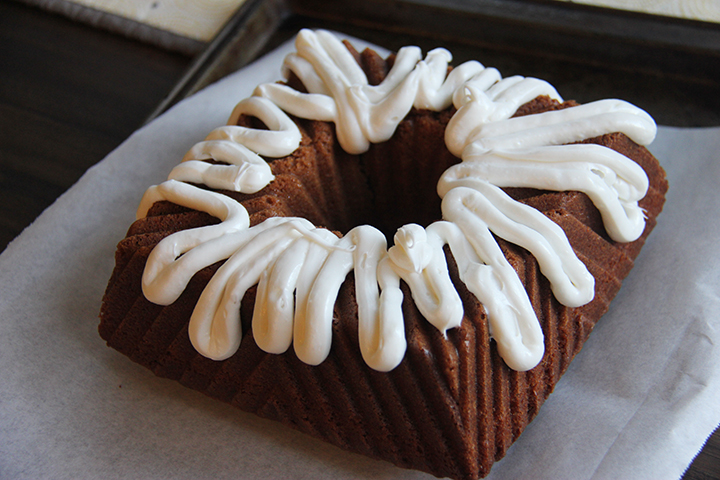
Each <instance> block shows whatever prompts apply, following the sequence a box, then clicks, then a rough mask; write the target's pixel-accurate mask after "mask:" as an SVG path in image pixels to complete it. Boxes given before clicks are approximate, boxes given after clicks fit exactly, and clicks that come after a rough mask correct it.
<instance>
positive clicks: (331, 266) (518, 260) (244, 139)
mask: <svg viewBox="0 0 720 480" xmlns="http://www.w3.org/2000/svg"><path fill="white" fill-rule="evenodd" d="M296 50H297V51H296V52H295V53H292V54H290V55H289V56H288V57H287V58H286V60H285V62H284V73H285V78H286V80H285V81H284V82H279V83H274V84H265V85H260V86H259V87H257V89H256V91H255V92H254V94H253V95H252V96H251V97H250V98H247V99H245V100H242V101H241V102H240V103H239V104H238V105H237V107H236V108H235V110H234V112H233V113H232V115H231V118H230V120H229V122H228V125H227V126H223V127H220V128H218V129H216V130H214V131H213V132H211V133H210V135H209V136H208V137H207V138H206V139H205V140H204V141H202V142H200V143H198V144H197V145H195V146H194V147H193V148H192V149H191V150H190V151H189V152H188V153H187V155H186V156H185V158H184V159H183V161H182V162H181V163H180V164H179V165H178V166H177V167H176V168H175V169H173V170H172V172H171V173H170V176H169V179H168V180H167V181H166V182H164V183H162V184H160V185H157V186H153V187H151V188H149V189H148V191H147V192H146V194H145V196H144V197H143V199H142V201H141V204H140V207H139V209H138V218H137V220H136V221H135V223H133V224H132V226H131V227H130V229H129V231H128V233H127V237H126V238H125V239H123V240H122V241H121V242H120V243H119V245H118V247H117V252H116V267H115V270H114V272H113V274H112V277H111V278H110V281H109V284H108V287H107V290H106V294H105V297H104V300H103V305H102V308H101V313H100V326H99V331H100V335H101V337H102V338H103V339H104V340H105V341H106V342H107V343H108V345H109V346H111V347H113V348H115V349H117V350H118V351H120V352H122V353H123V354H125V355H127V356H128V357H129V358H130V359H132V360H133V361H135V362H138V363H140V364H141V365H144V366H145V367H147V368H149V369H150V370H152V371H153V372H154V373H155V374H157V375H159V376H162V377H168V378H171V379H175V380H177V381H179V382H180V383H182V384H183V385H186V386H188V387H190V388H194V389H197V390H199V391H201V392H203V393H205V394H207V395H209V396H211V397H214V398H217V399H219V400H222V401H225V402H229V403H230V404H232V405H235V406H237V407H239V408H241V409H243V410H246V411H248V412H252V413H255V414H257V415H259V416H261V417H266V418H270V419H274V420H278V421H280V422H283V423H285V424H287V425H289V426H291V427H293V428H296V429H298V430H300V431H302V432H305V433H307V434H310V435H313V436H315V437H318V438H321V439H323V440H326V441H328V442H330V443H332V444H335V445H337V446H339V447H341V448H344V449H347V450H350V451H353V452H357V453H361V454H364V455H368V456H370V457H374V458H379V459H384V460H387V461H390V462H392V463H394V464H396V465H398V466H400V467H405V468H411V469H417V470H422V471H425V472H429V473H431V474H434V475H436V476H438V477H451V478H454V479H476V478H479V477H483V476H485V475H487V474H488V472H489V471H490V468H491V465H492V464H493V462H495V461H497V460H499V459H500V458H502V457H503V456H504V454H505V452H506V451H507V449H508V447H509V446H510V445H511V444H512V442H513V441H514V440H515V439H516V438H517V437H518V435H520V433H521V432H522V431H523V429H524V428H525V427H526V426H527V424H528V423H529V422H530V421H531V420H532V419H533V417H534V416H535V415H536V414H537V412H538V409H539V408H540V406H541V404H542V403H543V401H544V400H545V399H546V398H547V396H548V395H549V394H550V392H552V390H553V388H554V386H555V384H556V383H557V381H558V379H559V378H560V376H561V375H562V374H563V373H564V372H565V370H566V369H567V367H568V364H569V363H570V361H571V360H572V358H573V357H574V356H575V354H577V353H578V352H579V351H580V349H581V348H582V345H583V343H584V342H585V340H586V338H587V336H588V334H589V333H590V331H591V330H592V329H593V326H594V325H595V323H596V322H597V321H598V319H599V318H600V317H601V316H602V315H603V313H604V312H605V311H606V310H607V309H608V305H609V302H610V301H611V299H612V298H613V297H614V296H615V294H616V293H617V292H618V289H619V288H620V285H621V282H622V280H623V278H624V277H625V276H626V275H627V274H628V272H629V271H630V269H631V268H632V266H633V261H634V259H635V257H636V256H637V255H638V253H639V251H640V248H641V246H642V244H643V243H644V241H645V239H646V237H647V235H648V234H649V233H650V231H651V230H652V228H653V226H654V225H655V221H656V217H657V215H658V214H659V213H660V211H661V209H662V206H663V202H664V195H665V192H666V189H667V182H666V180H665V174H664V172H663V170H662V168H661V167H660V166H659V164H658V162H657V160H656V159H655V158H654V157H653V156H652V155H651V154H650V153H649V152H648V150H647V149H646V148H645V147H643V146H642V145H646V144H648V143H649V142H651V141H652V139H653V137H654V135H655V131H656V126H655V123H654V121H653V120H652V119H651V118H650V117H649V116H648V115H647V114H646V113H645V112H643V111H642V110H640V109H638V108H636V107H634V106H632V105H630V104H628V103H626V102H623V101H620V100H603V101H598V102H593V103H589V104H584V105H578V104H577V103H575V102H570V101H563V100H562V98H561V97H560V96H559V95H558V93H557V92H556V91H555V89H554V88H553V87H552V86H550V85H549V84H548V83H546V82H544V81H540V80H537V79H531V78H522V77H509V78H504V79H503V78H501V76H500V74H499V73H498V72H497V70H495V69H493V68H485V67H484V66H483V65H481V64H480V63H478V62H467V63H464V64H462V65H459V66H456V67H454V68H453V67H450V66H449V62H450V60H451V56H450V54H449V53H448V52H447V51H446V50H444V49H436V50H433V51H431V52H429V53H428V54H427V55H426V57H425V58H424V59H423V58H422V57H421V53H420V50H419V49H418V48H416V47H405V48H402V49H400V50H399V51H398V52H397V54H394V55H391V56H389V57H388V58H387V59H383V58H381V57H380V56H379V55H378V54H376V53H375V52H374V51H372V50H365V51H363V52H361V53H358V52H357V51H356V50H355V49H354V48H353V47H352V45H350V44H348V43H346V42H341V41H340V40H339V39H337V38H336V37H335V36H334V35H333V34H331V33H329V32H325V31H307V30H303V31H301V32H300V33H299V34H298V36H297V39H296ZM388 245H390V247H389V248H388Z"/></svg>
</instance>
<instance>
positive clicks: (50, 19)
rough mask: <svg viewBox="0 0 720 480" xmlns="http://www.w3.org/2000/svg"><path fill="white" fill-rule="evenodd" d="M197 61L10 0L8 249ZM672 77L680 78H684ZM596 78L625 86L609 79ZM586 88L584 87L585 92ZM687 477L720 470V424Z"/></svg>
mask: <svg viewBox="0 0 720 480" xmlns="http://www.w3.org/2000/svg"><path fill="white" fill-rule="evenodd" d="M303 22H304V23H306V24H312V23H313V22H314V20H309V19H308V20H306V21H305V20H302V19H301V20H300V21H298V19H294V20H291V21H290V22H289V23H288V24H287V25H285V27H284V29H285V31H286V33H285V34H287V33H288V32H292V30H293V29H295V28H297V27H298V26H299V24H300V23H303ZM353 28H354V27H353ZM350 33H353V34H362V33H363V32H361V31H351V32H350ZM398 38H399V40H398V41H402V40H403V38H402V35H400V36H399V37H398ZM387 46H389V47H390V48H392V47H393V45H392V44H388V45H387ZM192 63H193V59H192V58H190V57H186V56H183V55H180V54H177V53H171V52H168V51H164V50H161V49H158V48H155V47H151V46H148V45H145V44H142V43H139V42H137V41H133V40H130V39H126V38H123V37H121V36H118V35H115V34H110V33H106V32H103V31H99V30H96V29H93V28H91V27H88V26H85V25H81V24H78V23H74V22H72V21H69V20H67V19H65V18H62V17H59V16H56V15H52V14H49V13H46V12H44V11H41V10H39V9H36V8H34V7H29V6H26V5H24V4H20V3H16V2H12V1H8V0H0V251H2V250H4V249H5V248H6V246H7V244H8V243H9V242H10V241H12V240H13V239H14V238H15V237H16V236H17V235H19V234H20V233H21V232H22V230H23V229H24V228H25V227H26V226H28V225H29V224H30V223H31V222H32V221H33V220H34V219H35V218H36V217H37V216H38V215H39V214H40V213H42V211H43V210H44V209H45V208H47V207H48V206H49V205H50V204H52V202H53V201H54V200H55V199H56V198H57V197H58V196H60V195H61V194H62V193H63V192H65V191H66V190H67V189H68V188H69V187H71V186H72V185H73V183H75V181H77V179H78V178H80V176H81V175H82V174H83V173H84V172H85V171H86V170H87V169H88V168H89V167H91V166H92V165H94V164H95V163H97V162H98V161H100V160H102V159H103V158H104V157H105V156H106V155H107V154H108V153H109V152H110V151H112V150H113V149H114V148H115V147H117V146H118V145H119V144H120V143H121V142H122V141H123V140H125V139H126V138H127V137H128V136H129V135H130V134H131V133H132V132H133V131H134V130H136V129H137V128H138V127H140V126H141V125H142V124H143V123H144V121H145V120H146V118H147V117H148V115H150V114H151V113H152V112H153V111H155V109H156V107H157V106H158V105H160V104H161V103H162V101H163V99H164V98H165V97H166V96H167V95H168V94H169V93H170V92H171V90H172V88H173V86H174V85H176V84H177V82H178V81H179V80H180V79H181V78H182V77H183V76H184V74H185V72H186V70H187V69H188V68H190V66H191V65H192ZM487 63H488V64H493V63H491V62H490V61H488V62H487ZM493 65H494V64H493ZM599 75H601V78H602V72H599ZM663 81H666V82H669V83H668V84H667V85H666V87H674V84H673V83H672V82H675V81H676V80H672V79H671V80H667V79H666V80H663ZM625 82H626V83H628V82H629V83H632V82H631V79H626V80H625ZM575 83H579V81H575ZM626 86H627V85H626ZM587 87H588V86H587V85H586V84H585V91H587ZM621 87H622V85H621ZM631 87H632V86H631ZM568 88H573V84H572V82H571V84H569V85H568ZM590 88H592V89H594V91H597V90H606V89H608V88H618V87H617V85H615V86H614V87H613V85H608V82H605V81H602V80H601V81H597V82H596V84H595V85H591V86H590ZM699 88H701V89H703V88H708V86H707V85H706V84H705V85H700V86H699ZM629 90H631V94H632V95H631V96H635V97H636V98H629V100H631V101H635V102H637V103H640V104H642V103H643V102H646V103H651V100H652V98H650V97H653V98H655V99H657V97H658V94H657V91H659V90H660V89H657V90H652V89H642V88H640V89H638V88H637V87H635V88H629ZM566 91H567V90H565V92H566ZM582 92H583V89H582V88H579V89H578V95H577V96H580V97H582ZM601 93H603V92H601ZM670 95H671V96H672V95H675V96H676V98H674V99H672V98H671V99H669V100H668V99H667V98H665V97H664V98H663V101H662V102H661V105H660V107H658V109H657V111H655V112H653V111H652V110H653V108H652V105H651V108H647V106H646V105H643V106H644V107H645V108H647V109H648V110H649V111H651V113H653V114H654V115H655V116H656V117H658V116H660V117H661V118H660V122H661V123H666V124H667V123H675V124H692V123H693V122H696V123H699V124H702V125H720V122H718V123H716V122H717V119H718V118H720V109H718V108H717V105H718V101H717V97H715V98H713V99H712V100H711V101H708V102H702V101H701V100H699V99H698V95H694V94H693V93H692V92H682V91H681V92H679V93H678V92H674V93H673V92H671V94H670ZM702 95H704V93H701V94H700V97H701V96H702ZM580 100H583V98H580ZM688 101H690V102H691V103H694V104H695V105H694V107H693V108H695V109H696V110H699V111H700V114H697V113H695V114H694V113H692V112H690V113H687V112H684V113H682V114H681V115H680V119H679V120H677V116H674V117H673V116H672V115H668V114H667V112H668V111H677V109H678V105H679V104H682V103H683V102H686V103H687V102H688ZM673 109H675V110H673ZM684 110H688V109H687V108H685V109H684ZM663 115H665V117H664V118H665V119H667V120H668V121H665V122H664V121H663ZM698 115H699V116H698ZM673 119H676V120H673ZM693 119H694V120H693ZM684 478H685V479H687V480H700V479H720V433H718V432H717V431H716V432H715V434H714V435H713V436H712V437H711V439H710V440H709V442H708V443H707V445H706V447H705V448H704V449H703V451H702V452H701V453H700V455H699V456H698V457H697V458H696V460H695V461H694V462H693V464H692V465H691V467H690V468H689V470H688V472H687V473H686V475H685V476H684Z"/></svg>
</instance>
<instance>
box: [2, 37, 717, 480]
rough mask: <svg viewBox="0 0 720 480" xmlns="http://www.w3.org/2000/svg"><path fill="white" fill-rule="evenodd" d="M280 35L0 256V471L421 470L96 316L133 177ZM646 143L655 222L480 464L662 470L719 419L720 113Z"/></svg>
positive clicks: (607, 473) (199, 133) (599, 471)
mask: <svg viewBox="0 0 720 480" xmlns="http://www.w3.org/2000/svg"><path fill="white" fill-rule="evenodd" d="M356 44H358V45H363V44H362V42H359V41H357V42H356ZM291 49H292V46H291V45H290V44H286V45H283V46H282V47H280V48H279V49H278V50H276V51H274V52H273V53H271V54H270V55H268V56H266V57H265V58H263V59H261V60H259V61H258V62H256V63H255V64H253V65H252V66H250V67H248V68H246V69H244V70H242V71H240V72H238V73H236V74H234V75H232V76H231V77H228V78H226V79H224V80H222V81H220V82H219V83H217V84H215V85H213V86H211V87H209V88H207V89H206V90H204V91H202V92H201V93H199V94H197V95H195V96H193V97H191V98H190V99H188V100H186V101H184V102H182V103H180V104H178V105H177V106H176V107H174V108H173V109H172V110H170V111H169V112H168V113H166V114H165V115H163V116H162V117H160V118H159V119H157V120H156V121H154V122H152V123H151V124H149V125H147V126H146V127H144V128H142V129H140V130H139V131H137V132H136V133H135V134H133V135H132V136H131V137H130V138H129V139H128V140H127V141H126V142H125V143H123V144H122V145H121V146H120V147H118V148H117V149H116V150H115V151H114V152H112V153H111V154H110V155H109V156H108V157H107V158H106V159H104V160H103V161H102V162H101V163H99V164H98V165H97V166H95V167H93V168H92V169H90V170H89V171H88V172H87V173H86V175H85V176H83V177H82V179H81V180H80V181H79V182H78V183H77V184H76V185H75V186H74V187H73V188H72V189H70V190H69V191H68V192H67V193H66V194H65V195H63V196H62V197H61V198H60V199H58V200H57V202H56V203H55V204H54V205H52V206H51V207H50V208H49V209H48V210H47V211H45V212H44V213H43V214H42V216H41V217H40V218H38V219H37V221H36V222H35V223H34V224H33V225H31V226H30V227H29V228H28V229H27V230H26V231H25V232H23V234H22V235H20V236H19V237H18V238H17V239H16V240H15V241H14V242H13V243H12V244H11V245H10V246H9V247H8V248H7V250H6V251H5V252H4V253H3V254H2V255H1V256H0V478H2V479H95V478H103V479H128V478H136V479H140V478H142V479H224V478H233V479H262V478H288V479H324V478H333V479H429V478H432V477H430V476H428V475H426V474H423V473H419V472H414V471H406V470H402V469H398V468H396V467H394V466H392V465H390V464H388V463H385V462H379V461H375V460H370V459H366V458H364V457H361V456H359V455H353V454H349V453H346V452H343V451H341V450H339V449H337V448H335V447H332V446H329V445H326V444H324V443H323V442H320V441H317V440H315V439H312V438H309V437H306V436H304V435H302V434H299V433H297V432H294V431H292V430H290V429H288V428H286V427H283V426H281V425H279V424H276V423H274V422H270V421H266V420H262V419H258V418H256V417H254V416H252V415H249V414H246V413H244V412H240V411H238V410H236V409H234V408H232V407H230V406H227V405H225V404H222V403H220V402H216V401H214V400H212V399H210V398H207V397H205V396H203V395H202V394H199V393H197V392H194V391H191V390H189V389H186V388H184V387H182V386H180V385H178V384H176V383H174V382H171V381H168V380H165V379H160V378H156V377H155V376H154V375H153V374H152V373H150V372H149V371H146V370H145V369H144V368H142V367H140V366H137V365H135V364H134V363H132V362H131V361H129V360H128V359H127V358H125V357H124V356H123V355H121V354H119V353H117V352H115V351H114V350H112V349H110V348H108V347H106V346H105V344H104V342H103V341H102V340H101V339H100V337H99V336H98V333H97V324H98V320H97V315H98V311H99V308H100V301H101V298H102V294H103V291H104V289H105V286H106V284H107V280H108V278H109V276H110V273H111V271H112V268H113V264H114V259H113V255H114V250H115V245H116V243H117V242H118V241H119V240H120V239H121V238H122V237H123V236H124V234H125V231H126V229H127V227H128V226H129V224H130V223H131V222H132V220H133V219H134V213H135V209H136V207H137V205H138V202H139V200H140V198H141V196H142V194H143V192H144V190H145V189H146V188H147V187H148V186H150V185H151V184H156V183H160V182H162V181H163V180H164V179H165V178H166V176H167V174H168V173H169V171H170V169H171V168H172V167H173V166H174V165H175V164H176V163H178V162H179V160H180V159H181V158H182V156H183V155H184V153H185V152H186V151H187V150H188V149H189V148H190V147H191V146H192V145H193V144H194V143H196V142H198V141H200V140H202V139H203V138H204V137H205V135H206V134H207V133H208V132H209V131H210V130H212V129H213V128H215V127H217V126H220V125H222V124H224V123H225V121H226V119H227V117H228V116H229V114H230V112H231V110H232V108H233V106H234V105H235V103H236V102H237V101H239V100H241V99H242V98H245V97H246V96H248V95H250V93H251V92H252V89H253V88H254V87H255V85H257V84H259V83H263V82H270V81H274V80H276V79H278V78H279V77H280V73H279V72H280V64H281V61H282V58H283V57H284V56H285V54H286V53H287V52H289V51H290V50H291ZM651 150H652V151H653V152H654V153H655V154H656V155H657V156H658V158H659V159H660V161H661V163H662V164H663V166H664V167H665V169H666V170H667V172H668V177H669V181H670V191H669V194H668V197H667V203H666V206H665V211H664V212H663V213H662V215H661V216H660V218H659V224H658V226H657V228H656V230H655V232H654V233H653V235H652V236H651V237H650V239H649V241H648V243H647V245H646V246H645V248H644V250H643V251H642V253H641V254H640V257H639V259H638V261H637V264H636V267H635V269H634V270H633V271H632V272H631V274H630V276H629V278H628V279H627V280H626V282H625V284H624V286H623V288H622V290H621V291H620V294H619V295H618V297H617V298H616V300H615V302H614V303H613V304H612V307H611V310H610V312H609V313H608V314H607V315H606V316H605V317H604V318H603V319H602V321H601V322H600V323H599V324H598V326H597V327H596V329H595V332H594V333H593V334H592V335H591V337H590V340H589V341H588V343H587V344H586V345H585V348H584V349H583V351H582V352H581V353H580V355H579V356H578V357H577V358H576V360H575V361H574V363H573V364H572V365H571V367H570V369H569V371H568V373H567V374H566V375H565V377H563V379H562V380H561V381H560V383H559V385H558V386H557V388H556V390H555V393H554V394H553V395H551V396H550V399H549V400H548V401H547V402H546V403H545V405H544V406H543V408H542V409H541V411H540V413H539V415H538V417H537V418H536V420H535V421H534V422H533V423H532V424H531V425H530V426H529V427H528V429H527V430H526V431H525V433H523V435H522V436H521V437H520V439H519V440H518V441H517V442H516V443H515V445H513V446H512V447H511V449H510V451H509V452H508V455H507V456H506V458H505V459H504V460H502V461H501V462H499V463H497V464H496V465H495V466H494V468H493V471H492V473H491V476H490V478H493V479H506V478H507V479H529V478H532V479H544V478H547V479H590V478H592V479H616V478H633V479H643V478H648V479H674V478H678V477H679V476H680V475H681V474H682V473H683V471H684V469H685V468H686V466H687V465H688V464H689V463H690V461H691V460H692V458H693V456H694V455H695V453H696V452H697V451H698V450H699V449H700V448H701V446H702V444H703V442H704V440H705V439H706V437H707V436H708V435H709V434H710V433H711V432H712V430H713V428H714V427H715V426H717V425H718V423H719V422H720V349H719V348H718V346H719V345H720V332H719V330H720V322H719V321H718V312H720V296H719V293H720V287H719V285H720V268H719V265H718V264H719V263H720V260H719V259H720V221H718V219H717V216H718V214H719V213H720V187H719V185H718V180H719V179H720V153H718V152H720V129H718V128H711V129H676V128H660V131H659V134H658V138H657V140H656V142H655V143H654V144H653V145H652V148H651ZM348 381H352V379H348Z"/></svg>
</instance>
